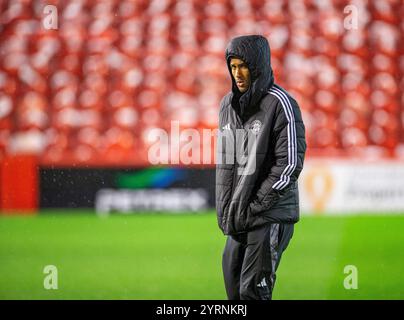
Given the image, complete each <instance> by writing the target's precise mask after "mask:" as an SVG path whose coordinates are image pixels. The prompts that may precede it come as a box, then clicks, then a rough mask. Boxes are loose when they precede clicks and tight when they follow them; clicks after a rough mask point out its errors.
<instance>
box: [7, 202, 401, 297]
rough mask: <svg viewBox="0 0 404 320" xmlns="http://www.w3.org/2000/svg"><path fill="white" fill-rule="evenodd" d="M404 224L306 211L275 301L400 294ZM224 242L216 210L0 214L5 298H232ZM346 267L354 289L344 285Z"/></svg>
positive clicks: (396, 217) (393, 217)
mask: <svg viewBox="0 0 404 320" xmlns="http://www.w3.org/2000/svg"><path fill="white" fill-rule="evenodd" d="M403 231H404V215H391V216H388V215H380V216H369V215H358V216H345V217H342V216H331V217H330V216H304V217H302V218H301V221H300V222H299V223H298V224H296V225H295V233H294V236H293V238H292V240H291V242H290V245H289V247H288V249H287V250H286V251H285V253H284V255H283V257H282V261H281V264H280V267H279V269H278V273H277V283H276V286H275V290H274V295H273V298H274V299H277V300H278V299H292V300H294V299H404V250H403V249H404V248H403V247H404V245H403V244H404V232H403ZM224 241H225V237H224V236H223V235H222V234H221V232H220V230H219V229H218V228H217V224H216V217H215V215H214V213H213V212H208V213H203V214H185V215H184V214H166V215H164V214H133V215H117V214H116V215H111V216H110V217H108V218H99V217H97V216H96V215H95V214H94V213H92V212H88V211H82V212H80V211H78V210H76V211H74V212H69V211H65V212H63V211H62V212H60V211H55V212H52V211H47V212H41V213H40V214H39V215H37V216H33V217H9V216H0V299H196V300H202V299H226V295H225V291H224V285H223V278H222V271H221V254H222V250H223V246H224ZM46 265H55V266H56V267H57V269H58V289H57V290H46V289H45V288H44V285H43V283H44V278H45V277H46V275H45V274H44V273H43V269H44V267H45V266H46ZM346 265H354V266H356V267H357V270H358V289H351V290H347V289H345V288H344V278H345V277H346V276H348V275H347V274H344V266H346Z"/></svg>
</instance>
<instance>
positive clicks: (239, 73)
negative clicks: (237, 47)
mask: <svg viewBox="0 0 404 320" xmlns="http://www.w3.org/2000/svg"><path fill="white" fill-rule="evenodd" d="M230 69H231V74H232V75H233V78H234V81H236V85H237V88H238V90H240V92H241V93H244V92H246V91H247V90H248V88H249V87H250V83H251V77H250V70H248V67H247V64H246V63H245V62H244V61H243V60H241V59H237V58H231V59H230Z"/></svg>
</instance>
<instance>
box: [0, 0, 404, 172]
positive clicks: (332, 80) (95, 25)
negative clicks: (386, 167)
mask: <svg viewBox="0 0 404 320" xmlns="http://www.w3.org/2000/svg"><path fill="white" fill-rule="evenodd" d="M49 4H51V5H55V6H56V7H57V9H58V29H57V30H46V29H45V28H44V27H43V25H42V19H43V18H44V16H45V14H44V13H43V8H44V6H45V5H49ZM349 4H353V5H355V6H357V7H358V8H359V28H358V29H357V30H346V29H344V28H343V25H342V23H343V21H344V18H345V16H346V15H344V7H345V6H346V5H349ZM0 12H1V14H0V19H1V25H0V157H1V158H4V157H7V156H10V155H11V156H13V155H19V154H24V155H26V154H30V155H32V154H33V155H36V156H37V157H38V159H39V163H40V164H42V165H52V166H53V165H55V166H57V165H64V166H66V165H67V166H68V165H73V164H74V165H89V166H109V165H113V166H122V165H147V164H148V161H147V150H148V147H149V145H150V143H151V141H150V139H149V137H148V132H149V130H150V129H152V128H154V127H159V128H165V129H167V130H169V128H170V122H171V121H179V122H180V125H181V127H183V128H191V127H192V128H197V129H199V130H201V129H203V128H212V129H213V128H215V127H216V123H217V113H218V107H219V102H220V99H221V97H222V96H223V95H224V94H225V93H226V92H227V91H228V90H229V88H230V79H229V74H228V71H227V68H226V66H225V62H224V49H225V46H226V44H227V42H228V41H229V39H230V38H231V37H233V36H236V35H240V34H250V33H260V34H263V35H265V36H266V37H267V38H268V39H269V41H270V45H271V48H272V62H273V67H274V70H275V76H276V81H277V82H278V83H279V84H280V85H281V86H283V87H285V88H286V89H287V90H289V91H290V92H291V93H292V94H293V95H294V96H295V97H296V99H297V100H298V101H299V103H300V105H301V108H302V112H303V117H304V120H305V122H306V128H307V140H308V145H309V150H308V155H309V156H322V155H325V156H338V157H339V156H341V157H345V156H355V157H361V156H364V157H369V156H371V157H381V158H385V157H393V158H400V157H401V158H404V129H403V128H404V125H403V123H404V77H403V76H404V45H403V43H404V23H403V22H402V17H403V16H404V2H402V1H401V0H378V1H365V0H356V1H354V0H352V1H348V0H346V1H345V0H344V1H342V0H324V1H314V0H295V1H281V0H276V1H274V0H266V1H265V0H264V1H258V0H237V1H235V0H222V1H206V0H203V1H201V0H192V1H188V0H179V1H170V0H151V1H145V0H137V1H121V0H119V1H118V0H111V1H100V2H97V1H90V0H72V1H50V0H47V1H25V0H18V1H11V0H10V1H7V0H6V1H0Z"/></svg>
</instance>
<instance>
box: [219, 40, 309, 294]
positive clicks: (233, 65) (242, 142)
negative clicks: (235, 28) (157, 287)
mask: <svg viewBox="0 0 404 320" xmlns="http://www.w3.org/2000/svg"><path fill="white" fill-rule="evenodd" d="M226 62H227V66H228V68H229V72H230V75H231V78H232V90H231V92H229V93H228V94H227V95H226V96H225V97H224V98H223V99H222V101H221V105H220V113H219V136H218V144H217V165H216V210H217V218H218V225H219V227H220V229H221V230H222V231H223V233H224V234H225V235H227V236H228V237H227V241H226V245H225V249H224V252H223V261H222V265H223V274H224V280H225V287H226V292H227V296H228V298H229V299H232V300H233V299H256V300H268V299H271V298H272V291H273V288H274V284H275V279H276V275H275V272H276V270H277V268H278V265H279V262H280V258H281V255H282V252H283V251H284V250H285V249H286V247H287V246H288V243H289V241H290V239H291V238H292V235H293V230H294V224H295V223H296V222H297V221H298V220H299V193H298V186H297V179H298V177H299V174H300V172H301V170H302V168H303V161H304V156H305V152H306V141H305V128H304V124H303V121H302V116H301V113H300V109H299V106H298V104H297V102H296V101H295V100H294V99H293V97H291V96H290V95H289V94H288V93H287V92H286V91H285V90H284V89H282V88H281V87H279V86H278V85H276V84H275V83H274V76H273V73H272V68H271V61H270V49H269V44H268V41H267V40H266V39H265V38H264V37H262V36H259V35H251V36H241V37H237V38H234V39H232V40H231V41H230V43H229V45H228V46H227V49H226ZM240 133H241V134H240Z"/></svg>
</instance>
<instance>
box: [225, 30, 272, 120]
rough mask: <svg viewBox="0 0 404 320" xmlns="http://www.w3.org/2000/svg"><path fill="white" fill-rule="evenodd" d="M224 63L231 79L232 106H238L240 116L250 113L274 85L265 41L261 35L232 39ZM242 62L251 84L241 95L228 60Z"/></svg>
mask: <svg viewBox="0 0 404 320" xmlns="http://www.w3.org/2000/svg"><path fill="white" fill-rule="evenodd" d="M225 57H226V62H227V67H228V69H229V72H230V76H231V79H232V91H233V101H232V102H234V103H232V105H233V104H236V105H238V108H239V110H238V111H239V113H240V115H245V114H246V113H247V112H248V113H249V112H252V111H253V110H252V109H253V108H254V107H256V106H257V105H258V103H259V101H260V100H261V98H262V97H263V96H264V95H266V94H267V92H268V91H269V89H270V88H271V87H272V85H273V83H274V76H273V72H272V67H271V52H270V48H269V43H268V41H267V39H266V38H265V37H263V36H261V35H248V36H240V37H236V38H233V39H232V40H231V41H230V42H229V44H228V45H227V48H226V54H225ZM231 58H238V59H241V60H243V61H244V62H245V63H246V64H247V66H248V69H249V71H250V76H251V84H250V87H249V88H248V90H247V91H246V92H245V93H244V94H242V93H241V92H240V91H239V90H238V88H237V85H236V83H235V80H234V78H233V76H232V74H231V68H230V59H231Z"/></svg>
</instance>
